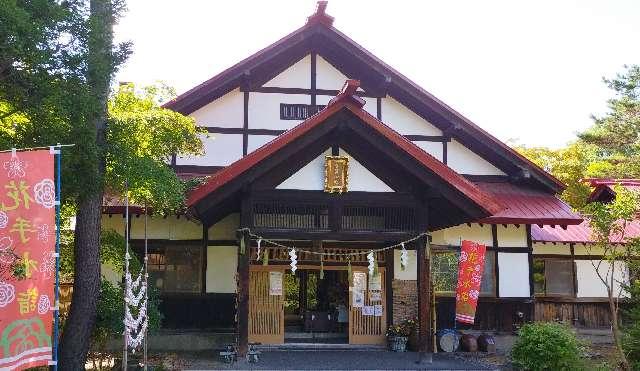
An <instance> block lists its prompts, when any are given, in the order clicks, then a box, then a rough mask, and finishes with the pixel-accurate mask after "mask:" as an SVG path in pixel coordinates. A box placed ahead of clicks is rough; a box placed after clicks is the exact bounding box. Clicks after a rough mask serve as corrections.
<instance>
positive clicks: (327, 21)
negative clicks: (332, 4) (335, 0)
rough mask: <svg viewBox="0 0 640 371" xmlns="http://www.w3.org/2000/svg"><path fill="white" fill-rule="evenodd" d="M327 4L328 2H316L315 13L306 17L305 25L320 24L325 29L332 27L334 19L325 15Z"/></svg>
mask: <svg viewBox="0 0 640 371" xmlns="http://www.w3.org/2000/svg"><path fill="white" fill-rule="evenodd" d="M328 3H329V2H328V1H318V3H317V6H316V12H315V13H313V14H312V15H310V16H309V17H307V25H313V24H322V25H325V26H327V27H332V26H333V20H334V18H333V17H332V16H330V15H328V14H327V13H325V11H326V10H327V4H328Z"/></svg>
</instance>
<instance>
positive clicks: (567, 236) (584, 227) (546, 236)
mask: <svg viewBox="0 0 640 371" xmlns="http://www.w3.org/2000/svg"><path fill="white" fill-rule="evenodd" d="M624 234H625V236H624V239H621V238H620V237H619V236H611V238H610V239H609V241H610V242H611V243H625V242H626V241H627V240H629V239H631V238H637V237H640V220H633V221H632V222H631V223H627V225H626V226H625V231H624ZM531 239H532V240H533V241H534V242H553V243H593V242H594V241H593V237H592V235H591V227H590V226H589V220H585V221H583V222H582V223H580V224H579V225H569V226H567V228H566V229H564V228H554V227H553V226H549V225H544V226H542V227H541V226H539V225H534V226H532V227H531Z"/></svg>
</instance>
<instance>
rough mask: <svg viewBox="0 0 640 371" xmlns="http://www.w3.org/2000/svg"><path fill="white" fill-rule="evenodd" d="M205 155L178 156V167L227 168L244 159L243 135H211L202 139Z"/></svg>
mask: <svg viewBox="0 0 640 371" xmlns="http://www.w3.org/2000/svg"><path fill="white" fill-rule="evenodd" d="M202 143H203V147H204V155H202V156H186V157H182V156H178V157H177V158H176V164H177V165H199V166H227V165H229V164H231V163H232V162H234V161H236V160H238V159H240V158H241V157H242V134H211V135H208V136H203V137H202Z"/></svg>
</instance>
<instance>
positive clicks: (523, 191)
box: [476, 182, 582, 225]
mask: <svg viewBox="0 0 640 371" xmlns="http://www.w3.org/2000/svg"><path fill="white" fill-rule="evenodd" d="M476 185H477V186H478V188H480V189H481V190H483V191H484V192H486V193H489V194H491V195H493V196H494V197H495V198H497V199H498V200H500V203H501V204H503V205H504V206H505V209H503V210H502V211H500V212H498V213H496V214H494V215H493V216H490V217H488V218H485V219H484V220H482V221H483V222H484V223H493V224H551V225H574V224H579V223H580V222H582V218H581V217H580V216H579V215H577V214H575V213H574V212H573V211H571V208H570V207H569V206H568V205H567V204H565V203H564V202H563V201H562V200H560V199H559V198H558V197H556V196H555V195H553V194H550V193H547V192H543V191H539V190H537V189H533V188H529V187H526V186H522V185H515V184H511V183H506V182H476Z"/></svg>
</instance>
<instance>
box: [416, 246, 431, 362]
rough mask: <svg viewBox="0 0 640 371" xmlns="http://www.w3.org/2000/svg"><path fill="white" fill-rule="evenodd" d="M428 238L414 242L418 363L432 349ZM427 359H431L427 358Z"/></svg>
mask: <svg viewBox="0 0 640 371" xmlns="http://www.w3.org/2000/svg"><path fill="white" fill-rule="evenodd" d="M427 239H428V236H424V237H421V238H419V239H418V240H417V241H416V250H417V260H418V261H417V263H418V327H419V330H418V354H419V355H418V362H419V363H421V362H422V361H424V360H425V353H430V352H431V350H432V349H433V347H432V346H430V345H431V340H432V338H433V336H432V330H431V309H430V303H429V300H430V298H431V256H430V251H429V243H428V240H427ZM429 359H431V358H430V357H429Z"/></svg>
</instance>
